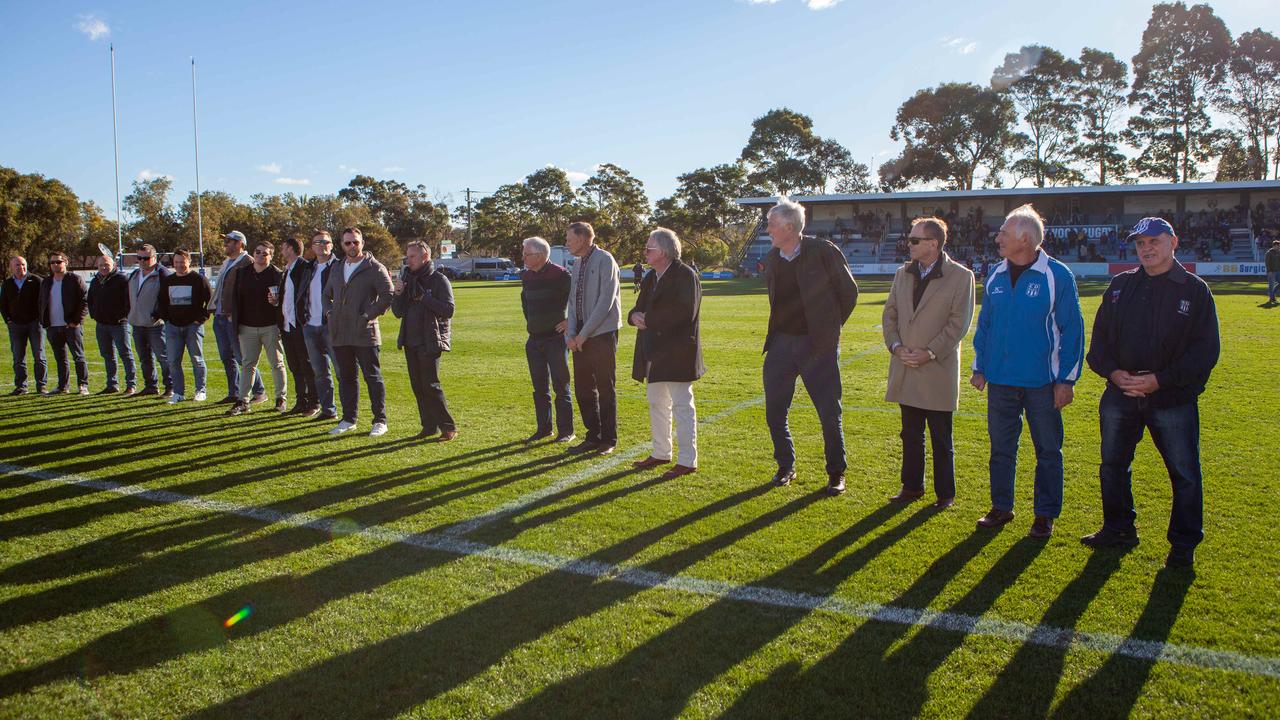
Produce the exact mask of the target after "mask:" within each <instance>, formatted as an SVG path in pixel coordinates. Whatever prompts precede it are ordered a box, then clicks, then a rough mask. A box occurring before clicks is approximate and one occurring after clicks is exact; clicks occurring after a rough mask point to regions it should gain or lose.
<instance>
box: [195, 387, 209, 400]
mask: <svg viewBox="0 0 1280 720" xmlns="http://www.w3.org/2000/svg"><path fill="white" fill-rule="evenodd" d="M206 397H208V396H206V395H205V394H204V391H203V390H197V391H196V397H195V400H196V402H204V401H205V398H206Z"/></svg>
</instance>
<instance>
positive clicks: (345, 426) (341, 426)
mask: <svg viewBox="0 0 1280 720" xmlns="http://www.w3.org/2000/svg"><path fill="white" fill-rule="evenodd" d="M355 426H356V424H355V423H353V422H347V421H346V420H343V421H342V422H340V423H338V426H337V427H335V428H334V429H332V430H330V431H329V434H330V435H341V434H342V433H344V432H346V431H348V430H350V429H351V428H353V427H355Z"/></svg>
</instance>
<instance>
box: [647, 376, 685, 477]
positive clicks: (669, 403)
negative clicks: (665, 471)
mask: <svg viewBox="0 0 1280 720" xmlns="http://www.w3.org/2000/svg"><path fill="white" fill-rule="evenodd" d="M647 394H648V396H649V432H650V433H652V434H653V457H655V458H658V459H659V460H670V459H671V416H672V415H673V414H674V415H675V421H676V437H677V438H678V439H679V443H680V454H679V455H678V456H677V457H676V463H677V464H679V465H684V466H685V467H693V468H696V467H698V412H697V410H695V409H694V407H693V383H687V382H650V383H649V384H648V386H647Z"/></svg>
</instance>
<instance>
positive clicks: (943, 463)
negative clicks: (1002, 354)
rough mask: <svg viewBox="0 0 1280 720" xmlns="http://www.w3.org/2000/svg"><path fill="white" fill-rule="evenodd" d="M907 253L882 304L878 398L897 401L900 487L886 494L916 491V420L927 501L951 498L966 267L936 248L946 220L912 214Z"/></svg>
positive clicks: (919, 491)
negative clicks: (885, 379) (883, 366)
mask: <svg viewBox="0 0 1280 720" xmlns="http://www.w3.org/2000/svg"><path fill="white" fill-rule="evenodd" d="M907 242H908V243H909V245H908V248H909V250H910V251H911V261H910V262H908V263H906V264H905V265H903V266H902V267H900V268H898V272H897V273H896V274H895V275H894V277H893V288H892V289H891V290H890V291H889V299H888V300H886V301H885V304H884V314H883V317H882V324H883V327H884V342H885V345H886V346H887V347H888V348H889V353H890V355H891V357H890V359H889V388H888V391H887V392H886V393H885V398H884V399H885V400H886V401H888V402H896V403H898V405H899V407H900V408H901V409H902V434H901V437H902V489H901V490H900V491H899V492H898V494H897V495H894V496H893V497H891V498H889V499H890V500H891V501H892V502H898V503H908V502H912V501H914V500H917V499H919V498H921V497H923V496H924V428H925V425H926V424H928V426H929V440H930V444H931V445H932V446H933V490H934V492H935V493H936V494H937V501H936V502H934V507H937V508H940V509H941V508H947V507H950V506H951V505H952V503H954V502H955V495H956V481H955V449H954V446H953V445H952V442H951V420H952V414H953V413H954V412H955V411H956V408H957V407H958V404H959V398H960V343H961V341H962V340H964V336H965V334H966V333H968V332H969V326H970V325H971V324H972V322H973V272H971V271H970V270H969V269H968V268H966V267H965V266H963V265H961V264H959V263H956V262H954V261H953V260H952V259H951V257H950V256H948V255H947V254H946V253H945V252H943V247H944V246H945V245H946V244H947V224H946V223H945V222H943V221H942V220H939V219H937V218H932V217H923V218H916V219H915V220H914V221H912V223H911V233H910V235H908V237H907Z"/></svg>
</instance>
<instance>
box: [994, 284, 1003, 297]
mask: <svg viewBox="0 0 1280 720" xmlns="http://www.w3.org/2000/svg"><path fill="white" fill-rule="evenodd" d="M991 294H992V295H1003V294H1004V288H1003V287H1000V286H999V285H993V286H992V287H991Z"/></svg>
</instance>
